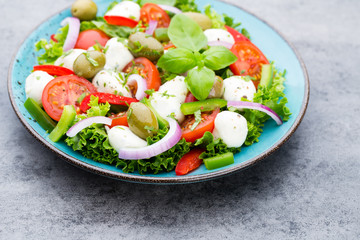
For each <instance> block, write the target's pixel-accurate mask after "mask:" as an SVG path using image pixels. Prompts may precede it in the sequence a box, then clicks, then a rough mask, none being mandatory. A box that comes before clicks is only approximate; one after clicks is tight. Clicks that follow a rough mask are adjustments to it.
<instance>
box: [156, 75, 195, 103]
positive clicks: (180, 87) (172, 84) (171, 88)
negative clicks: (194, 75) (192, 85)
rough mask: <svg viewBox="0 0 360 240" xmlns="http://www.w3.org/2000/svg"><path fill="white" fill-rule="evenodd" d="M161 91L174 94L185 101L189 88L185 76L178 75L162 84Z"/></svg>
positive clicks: (182, 101)
mask: <svg viewBox="0 0 360 240" xmlns="http://www.w3.org/2000/svg"><path fill="white" fill-rule="evenodd" d="M159 92H160V93H166V94H169V95H174V96H175V97H176V98H178V99H179V101H180V102H181V103H184V102H185V98H186V96H187V94H188V93H189V90H188V88H187V87H186V83H185V77H183V76H177V77H175V78H174V79H172V80H170V81H167V82H166V83H164V84H163V85H161V86H160V88H159Z"/></svg>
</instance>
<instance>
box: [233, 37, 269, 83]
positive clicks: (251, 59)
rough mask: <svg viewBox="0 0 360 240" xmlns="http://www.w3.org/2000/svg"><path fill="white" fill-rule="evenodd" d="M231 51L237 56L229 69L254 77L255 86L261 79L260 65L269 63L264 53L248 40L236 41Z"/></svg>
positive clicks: (241, 74) (238, 73) (235, 72)
mask: <svg viewBox="0 0 360 240" xmlns="http://www.w3.org/2000/svg"><path fill="white" fill-rule="evenodd" d="M231 51H232V52H233V53H234V54H235V55H236V57H237V58H238V60H237V61H236V62H235V63H233V64H231V65H230V69H231V71H232V72H233V73H234V74H235V75H240V76H250V77H254V78H255V79H254V80H253V83H254V85H255V87H256V88H257V86H258V85H259V82H260V79H261V67H262V65H263V64H269V61H268V60H267V59H266V57H265V55H264V54H263V53H262V52H261V51H260V49H259V48H257V47H256V46H255V45H254V44H253V43H252V42H250V41H240V42H236V43H235V44H234V46H233V47H232V48H231Z"/></svg>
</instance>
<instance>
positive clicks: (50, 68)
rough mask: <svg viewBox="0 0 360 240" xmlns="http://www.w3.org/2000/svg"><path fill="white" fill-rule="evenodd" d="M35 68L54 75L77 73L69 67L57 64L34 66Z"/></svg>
mask: <svg viewBox="0 0 360 240" xmlns="http://www.w3.org/2000/svg"><path fill="white" fill-rule="evenodd" d="M33 70H34V71H44V72H47V73H48V74H50V75H52V76H66V75H72V74H75V73H74V72H73V71H71V70H70V69H68V68H65V67H61V66H55V65H39V66H34V68H33Z"/></svg>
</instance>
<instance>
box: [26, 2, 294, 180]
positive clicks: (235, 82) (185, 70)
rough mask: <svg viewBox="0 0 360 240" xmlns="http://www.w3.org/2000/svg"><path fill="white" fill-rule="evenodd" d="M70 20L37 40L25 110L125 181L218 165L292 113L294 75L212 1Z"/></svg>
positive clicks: (75, 15)
mask: <svg viewBox="0 0 360 240" xmlns="http://www.w3.org/2000/svg"><path fill="white" fill-rule="evenodd" d="M71 13H72V17H68V18H65V19H64V20H63V21H62V22H61V23H59V30H58V31H57V32H56V33H54V34H53V35H52V36H51V38H50V39H40V40H39V41H38V42H37V43H36V46H35V47H36V50H37V51H38V52H39V54H38V65H37V66H34V69H33V71H32V72H31V73H30V74H29V76H28V77H27V79H26V84H25V92H26V96H27V100H26V102H25V104H24V105H25V107H26V109H27V110H28V111H29V113H30V114H31V115H32V117H33V118H34V119H35V120H36V121H37V122H38V123H39V124H40V126H42V127H43V128H44V129H45V130H47V131H48V132H49V138H50V140H52V141H54V142H56V141H65V143H66V144H67V145H69V146H70V147H71V148H72V149H73V150H74V151H79V152H80V153H82V154H83V155H84V156H85V157H87V158H90V159H93V160H94V161H98V162H101V163H106V164H113V165H116V167H118V168H120V169H122V171H123V172H125V173H129V172H134V171H138V172H139V173H140V174H146V173H154V174H157V173H159V172H162V171H173V170H175V172H176V174H177V175H185V174H188V173H189V172H191V171H193V170H196V169H197V168H198V167H199V166H200V165H201V164H205V167H206V168H207V169H209V170H212V169H217V168H220V167H224V166H226V165H230V164H233V163H234V154H235V153H238V152H240V149H241V147H243V146H250V145H252V144H254V143H256V142H258V141H259V137H260V135H261V133H262V127H263V125H264V123H265V122H266V121H268V120H269V119H273V120H274V121H275V122H276V123H277V124H278V125H281V124H282V123H283V121H287V120H288V119H289V117H290V115H291V113H290V110H289V109H288V108H287V107H286V103H287V99H286V97H285V95H284V89H285V87H284V81H285V74H286V72H285V71H283V72H281V71H279V70H278V69H277V68H276V67H275V65H274V63H273V62H269V60H268V59H267V58H266V56H265V55H264V54H263V53H262V52H261V50H260V49H259V48H257V47H256V46H255V45H254V44H253V43H252V42H251V38H250V35H249V32H248V31H247V30H246V29H244V28H241V24H240V23H236V22H235V21H234V19H233V18H232V17H231V16H227V15H226V14H223V15H220V14H218V13H217V12H216V11H215V10H214V9H212V8H211V6H210V5H209V6H206V7H205V8H204V9H203V10H200V9H199V8H198V6H197V5H196V4H195V2H194V1H193V0H138V1H120V2H116V1H115V2H112V3H111V4H110V5H109V7H108V9H107V11H106V13H105V15H104V16H98V14H97V6H96V4H95V3H94V2H93V1H92V0H77V1H75V2H74V3H73V5H72V8H71ZM250 32H251V29H250Z"/></svg>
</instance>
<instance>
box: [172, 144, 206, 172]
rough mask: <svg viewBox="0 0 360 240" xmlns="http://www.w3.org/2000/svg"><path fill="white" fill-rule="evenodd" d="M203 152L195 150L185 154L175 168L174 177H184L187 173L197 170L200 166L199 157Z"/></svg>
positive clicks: (200, 160)
mask: <svg viewBox="0 0 360 240" xmlns="http://www.w3.org/2000/svg"><path fill="white" fill-rule="evenodd" d="M203 152H204V150H203V149H198V148H195V149H193V150H191V151H190V152H188V153H187V154H185V155H184V156H183V157H182V158H181V159H180V161H179V162H178V164H177V165H176V168H175V173H176V175H178V176H179V175H185V174H188V173H189V172H191V171H193V170H195V169H197V168H198V167H200V165H201V164H202V162H203V161H202V159H200V155H201V154H202V153H203Z"/></svg>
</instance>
